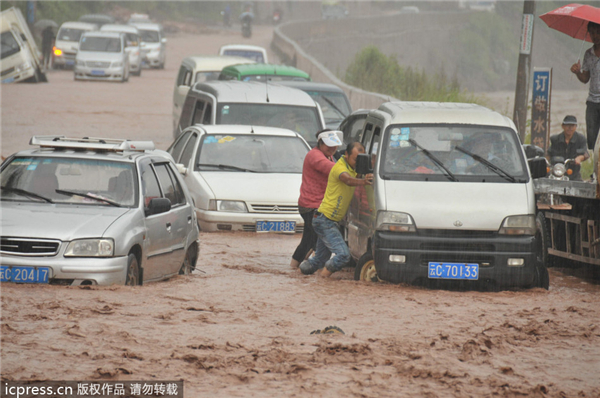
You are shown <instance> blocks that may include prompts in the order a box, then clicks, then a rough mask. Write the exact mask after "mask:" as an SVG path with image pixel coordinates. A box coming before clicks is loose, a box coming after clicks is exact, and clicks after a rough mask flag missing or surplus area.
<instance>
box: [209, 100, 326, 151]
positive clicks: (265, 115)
mask: <svg viewBox="0 0 600 398" xmlns="http://www.w3.org/2000/svg"><path fill="white" fill-rule="evenodd" d="M216 124H245V125H255V126H267V127H280V128H285V129H290V130H292V131H295V132H297V133H300V135H301V136H302V137H303V138H304V139H305V140H306V141H307V142H308V144H309V145H311V146H314V145H315V144H316V143H317V139H316V137H315V134H316V132H317V131H319V130H321V126H320V123H319V117H318V113H317V109H316V108H312V107H307V106H290V105H272V104H269V105H263V104H220V105H219V106H218V108H217V123H216Z"/></svg>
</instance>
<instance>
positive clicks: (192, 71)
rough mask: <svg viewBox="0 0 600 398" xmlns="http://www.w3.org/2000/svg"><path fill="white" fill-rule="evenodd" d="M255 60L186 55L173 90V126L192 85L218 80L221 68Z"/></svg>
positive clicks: (177, 119) (250, 62)
mask: <svg viewBox="0 0 600 398" xmlns="http://www.w3.org/2000/svg"><path fill="white" fill-rule="evenodd" d="M253 63H254V61H252V60H251V59H248V58H243V57H230V56H219V55H199V56H192V57H186V58H184V59H183V61H181V66H180V67H179V73H178V74H177V80H176V81H175V88H174V90H173V128H175V127H177V122H178V121H179V116H181V107H182V106H183V101H185V96H186V95H187V93H188V91H189V89H190V87H191V86H193V85H194V84H196V83H202V82H208V81H211V80H217V79H218V78H219V74H220V73H221V69H223V68H224V67H226V66H229V65H235V64H253Z"/></svg>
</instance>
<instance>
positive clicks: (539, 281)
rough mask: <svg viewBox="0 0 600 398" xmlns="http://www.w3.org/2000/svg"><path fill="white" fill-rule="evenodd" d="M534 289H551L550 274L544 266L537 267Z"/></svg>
mask: <svg viewBox="0 0 600 398" xmlns="http://www.w3.org/2000/svg"><path fill="white" fill-rule="evenodd" d="M533 287H541V288H542V289H546V290H548V289H549V288H550V274H549V273H548V268H546V267H545V266H544V265H536V267H535V279H534V280H533Z"/></svg>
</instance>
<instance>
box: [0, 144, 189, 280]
mask: <svg viewBox="0 0 600 398" xmlns="http://www.w3.org/2000/svg"><path fill="white" fill-rule="evenodd" d="M31 144H32V145H35V146H38V148H35V149H30V150H25V151H21V152H18V153H16V154H13V155H12V156H10V157H9V158H8V159H6V160H5V161H4V162H3V163H2V167H1V171H0V180H1V184H2V185H1V190H0V200H1V203H2V212H1V215H0V225H2V231H1V242H0V253H1V256H0V281H2V282H20V283H51V284H61V285H111V284H120V285H123V284H125V285H141V284H143V283H145V282H151V281H157V280H161V279H165V278H169V277H171V276H173V275H177V274H189V273H190V272H191V271H192V270H193V269H194V268H195V265H196V260H197V258H198V250H199V242H198V232H199V231H198V224H197V220H196V215H195V213H194V208H193V201H192V199H191V196H190V194H189V192H188V190H187V188H186V186H185V184H184V182H183V180H182V177H181V175H180V174H179V172H178V171H177V168H176V166H175V164H174V163H173V159H172V157H171V156H170V155H169V154H168V153H167V152H164V151H160V150H155V149H154V144H153V143H152V142H151V141H138V142H136V141H126V140H112V139H99V138H84V139H76V138H66V137H64V136H44V137H33V138H32V139H31Z"/></svg>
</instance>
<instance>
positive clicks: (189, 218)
mask: <svg viewBox="0 0 600 398" xmlns="http://www.w3.org/2000/svg"><path fill="white" fill-rule="evenodd" d="M191 223H192V216H188V224H191Z"/></svg>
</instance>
